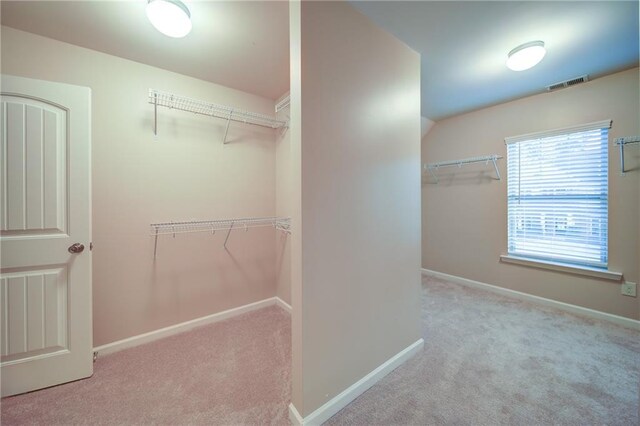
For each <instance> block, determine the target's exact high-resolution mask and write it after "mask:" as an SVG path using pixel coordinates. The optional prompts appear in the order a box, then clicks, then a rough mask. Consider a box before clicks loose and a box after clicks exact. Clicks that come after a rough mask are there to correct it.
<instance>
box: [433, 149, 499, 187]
mask: <svg viewBox="0 0 640 426" xmlns="http://www.w3.org/2000/svg"><path fill="white" fill-rule="evenodd" d="M501 158H502V156H501V155H496V154H493V155H485V156H482V157H470V158H462V159H460V160H451V161H440V162H438V163H426V164H425V165H424V169H425V170H427V171H428V172H429V173H430V174H431V176H432V177H433V179H434V180H435V181H436V183H438V176H436V174H435V173H434V170H435V171H438V169H439V168H441V167H451V166H458V167H462V166H463V165H464V164H473V163H485V164H489V163H490V162H491V163H493V168H494V170H495V171H496V176H497V178H498V180H502V178H501V177H500V171H499V170H498V164H497V163H496V161H497V160H499V159H501Z"/></svg>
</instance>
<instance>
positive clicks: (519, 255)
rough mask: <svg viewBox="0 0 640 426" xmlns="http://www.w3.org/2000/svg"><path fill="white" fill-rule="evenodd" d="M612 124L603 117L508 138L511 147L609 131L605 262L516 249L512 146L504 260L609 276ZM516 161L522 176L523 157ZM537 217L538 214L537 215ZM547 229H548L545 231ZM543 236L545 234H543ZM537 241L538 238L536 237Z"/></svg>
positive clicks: (543, 240) (507, 143) (606, 152)
mask: <svg viewBox="0 0 640 426" xmlns="http://www.w3.org/2000/svg"><path fill="white" fill-rule="evenodd" d="M611 125H612V120H602V121H597V122H593V123H587V124H581V125H578V126H570V127H563V128H558V129H553V130H548V131H543V132H536V133H528V134H524V135H520V136H513V137H508V138H505V144H506V145H507V147H509V145H512V144H519V143H527V142H536V141H539V140H540V139H545V138H552V137H561V136H567V137H569V135H572V134H575V133H580V132H587V131H594V130H606V131H607V135H606V139H604V141H603V142H604V145H605V147H604V151H605V152H604V156H605V158H604V159H603V160H604V163H605V165H606V177H605V182H606V202H605V203H606V204H605V209H606V219H605V224H606V239H605V241H604V244H600V246H599V250H600V256H601V260H602V253H603V248H604V261H603V262H595V261H594V262H591V261H589V262H579V261H577V260H576V261H572V260H570V259H569V260H567V259H566V258H564V259H563V258H559V257H557V255H556V254H554V253H548V254H547V255H542V256H537V255H530V254H527V253H526V250H525V251H524V252H523V251H512V244H511V243H512V229H511V228H512V220H515V219H514V218H513V217H512V214H515V213H514V212H512V207H511V205H512V199H511V198H510V197H511V196H510V193H509V192H510V191H509V190H510V186H509V182H510V181H511V179H512V178H513V176H512V173H514V172H513V171H512V169H511V167H510V165H511V161H512V158H511V157H510V155H509V154H510V153H509V149H507V169H508V170H507V197H506V198H507V224H506V225H507V255H503V256H501V260H502V261H505V262H509V263H515V264H523V265H529V266H535V265H530V264H541V265H543V266H542V267H546V268H547V269H555V270H565V269H569V270H572V269H577V270H584V271H586V272H587V275H594V274H595V275H594V276H598V274H599V273H602V272H604V273H605V275H608V273H607V271H608V262H609V241H608V239H609V176H610V175H609V152H608V146H609V139H610V134H609V129H610V128H611ZM520 149H521V148H520V147H518V153H520ZM513 161H517V167H518V172H517V174H518V178H520V175H519V174H520V172H521V170H522V169H521V166H522V164H521V163H520V161H521V159H520V158H518V159H517V160H513ZM601 176H602V175H601V174H600V178H601ZM567 198H569V197H564V198H563V197H561V196H559V197H558V200H563V199H565V200H566V199H567ZM534 217H535V216H534ZM542 232H544V231H542ZM541 237H542V235H541ZM513 238H515V237H513ZM580 238H584V237H580ZM533 241H535V239H534V240H533ZM539 241H542V242H543V243H547V244H548V240H547V239H545V238H540V239H539ZM613 274H614V276H613V277H609V276H603V278H610V279H617V276H618V273H613Z"/></svg>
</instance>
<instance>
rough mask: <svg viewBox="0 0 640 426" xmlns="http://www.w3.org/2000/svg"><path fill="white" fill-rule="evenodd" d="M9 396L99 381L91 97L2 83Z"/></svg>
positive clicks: (46, 86)
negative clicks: (93, 294) (94, 299)
mask: <svg viewBox="0 0 640 426" xmlns="http://www.w3.org/2000/svg"><path fill="white" fill-rule="evenodd" d="M0 90H1V92H2V104H1V109H0V115H1V118H2V127H1V128H0V133H1V135H0V136H1V139H2V144H1V145H2V146H1V150H0V166H1V173H0V191H1V194H0V203H1V204H0V222H1V223H0V248H1V250H2V251H1V253H0V265H1V270H0V325H1V326H0V328H1V330H0V331H1V336H0V337H1V340H2V341H1V342H0V346H1V359H0V363H1V367H0V368H1V371H0V374H1V385H2V386H1V388H2V396H7V395H14V394H18V393H22V392H27V391H31V390H35V389H40V388H44V387H48V386H52V385H56V384H60V383H64V382H68V381H71V380H77V379H81V378H84V377H88V376H90V375H91V374H93V350H92V347H93V337H92V316H91V251H90V250H89V248H90V242H91V127H90V126H91V121H90V117H91V91H90V89H88V88H86V87H78V86H71V85H67V84H61V83H52V82H47V81H40V80H31V79H26V78H20V77H13V76H5V75H3V76H2V77H1V86H0Z"/></svg>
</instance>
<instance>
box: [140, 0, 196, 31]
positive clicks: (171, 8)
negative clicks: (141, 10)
mask: <svg viewBox="0 0 640 426" xmlns="http://www.w3.org/2000/svg"><path fill="white" fill-rule="evenodd" d="M147 18H149V21H151V24H153V26H154V27H156V29H157V30H158V31H160V32H161V33H162V34H164V35H168V36H169V37H174V38H180V37H184V36H186V35H187V34H189V31H191V13H190V12H189V9H188V8H187V6H186V5H185V4H184V3H182V2H181V1H180V0H149V3H147Z"/></svg>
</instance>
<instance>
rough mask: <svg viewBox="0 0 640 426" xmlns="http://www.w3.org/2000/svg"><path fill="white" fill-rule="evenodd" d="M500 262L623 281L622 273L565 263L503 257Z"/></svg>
mask: <svg viewBox="0 0 640 426" xmlns="http://www.w3.org/2000/svg"><path fill="white" fill-rule="evenodd" d="M500 261H501V262H505V263H513V264H515V265H523V266H530V267H533V268H541V269H549V270H551V271H558V272H566V273H569V274H576V275H586V276H589V277H596V278H602V279H605V280H611V281H621V280H622V272H615V271H609V270H606V269H598V268H590V267H588V266H576V265H567V264H565V263H559V262H551V261H545V260H538V259H535V260H534V259H528V258H526V257H519V256H510V255H504V254H503V255H501V256H500Z"/></svg>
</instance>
